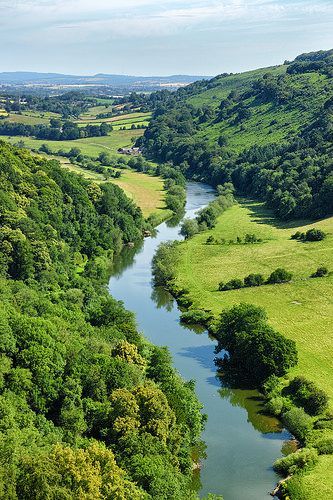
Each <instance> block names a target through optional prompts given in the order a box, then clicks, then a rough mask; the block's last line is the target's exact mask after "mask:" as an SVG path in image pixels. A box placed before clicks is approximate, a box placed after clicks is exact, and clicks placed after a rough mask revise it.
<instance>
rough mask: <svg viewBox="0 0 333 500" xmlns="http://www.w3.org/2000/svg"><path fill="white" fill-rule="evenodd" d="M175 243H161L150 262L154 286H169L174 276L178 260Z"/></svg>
mask: <svg viewBox="0 0 333 500" xmlns="http://www.w3.org/2000/svg"><path fill="white" fill-rule="evenodd" d="M177 245H178V243H177V242H172V241H168V242H166V243H161V244H160V246H159V247H158V249H157V250H156V252H155V255H154V258H153V262H152V273H153V277H154V281H155V283H156V285H164V286H167V285H169V284H170V283H171V282H172V281H173V279H174V278H175V274H176V266H177V260H178V249H177Z"/></svg>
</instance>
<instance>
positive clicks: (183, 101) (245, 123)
mask: <svg viewBox="0 0 333 500" xmlns="http://www.w3.org/2000/svg"><path fill="white" fill-rule="evenodd" d="M332 75H333V50H331V51H326V52H325V51H321V52H316V53H310V54H303V55H301V56H298V57H297V58H296V59H295V61H293V62H286V63H285V64H284V65H283V66H279V67H272V68H266V69H262V70H256V71H251V72H248V73H243V74H239V75H227V74H225V75H220V76H218V77H216V78H214V79H213V80H211V81H208V82H207V81H203V82H197V83H195V84H193V85H190V86H188V87H186V89H181V90H179V91H178V92H177V93H176V94H173V95H170V96H169V97H168V96H167V95H165V96H164V99H163V100H161V101H160V102H157V100H156V99H155V101H156V102H155V112H154V114H153V119H152V121H151V123H150V126H149V128H148V129H147V130H146V132H145V134H144V137H143V138H140V139H139V140H138V143H139V144H140V145H141V146H143V148H144V150H145V154H146V155H149V156H150V157H151V158H154V159H157V160H159V161H168V162H173V163H174V164H175V165H179V166H180V169H181V170H182V172H183V173H185V174H186V176H187V177H188V178H193V179H198V180H205V181H208V182H210V183H212V184H213V185H218V184H223V183H225V182H233V184H234V186H235V188H236V189H237V192H238V193H239V194H244V195H251V196H254V197H256V198H259V199H262V200H265V201H266V202H267V205H268V206H269V207H270V208H273V209H274V211H275V213H276V214H277V216H279V217H280V218H282V219H291V218H302V217H324V216H326V215H329V214H331V213H333V174H332V167H333V160H332V150H333V145H332V140H333V80H332Z"/></svg>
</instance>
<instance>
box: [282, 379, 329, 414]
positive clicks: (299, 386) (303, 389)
mask: <svg viewBox="0 0 333 500" xmlns="http://www.w3.org/2000/svg"><path fill="white" fill-rule="evenodd" d="M285 393H286V394H288V395H289V396H291V398H292V400H293V401H294V403H295V404H296V405H298V406H301V407H302V408H304V410H305V411H306V412H307V413H308V414H309V415H319V414H320V413H323V412H324V411H325V410H326V409H327V408H328V396H327V394H325V392H324V391H323V390H321V389H319V388H318V387H317V386H316V385H315V384H314V383H313V382H311V381H310V380H307V379H306V378H305V377H295V378H294V379H293V380H292V381H291V382H290V384H289V386H288V387H287V388H286V389H285Z"/></svg>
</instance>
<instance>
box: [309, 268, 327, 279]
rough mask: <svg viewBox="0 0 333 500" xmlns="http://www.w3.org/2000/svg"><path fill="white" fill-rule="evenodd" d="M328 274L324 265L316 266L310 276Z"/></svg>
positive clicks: (319, 276) (318, 276)
mask: <svg viewBox="0 0 333 500" xmlns="http://www.w3.org/2000/svg"><path fill="white" fill-rule="evenodd" d="M327 274H328V269H327V267H325V266H321V267H318V269H317V271H316V272H315V273H313V274H311V278H323V277H324V276H327Z"/></svg>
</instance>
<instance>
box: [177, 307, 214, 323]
mask: <svg viewBox="0 0 333 500" xmlns="http://www.w3.org/2000/svg"><path fill="white" fill-rule="evenodd" d="M211 318H212V315H211V314H210V313H208V312H206V311H201V310H200V309H195V310H191V311H186V312H183V313H182V315H181V316H180V320H181V322H182V323H187V324H192V325H193V324H200V325H206V324H207V322H208V321H209V320H210V319H211Z"/></svg>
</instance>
